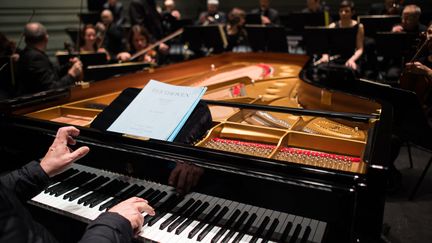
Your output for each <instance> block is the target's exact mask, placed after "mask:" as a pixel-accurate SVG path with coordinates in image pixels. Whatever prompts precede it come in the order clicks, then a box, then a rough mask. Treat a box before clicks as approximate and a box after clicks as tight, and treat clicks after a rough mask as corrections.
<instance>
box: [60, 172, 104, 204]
mask: <svg viewBox="0 0 432 243" xmlns="http://www.w3.org/2000/svg"><path fill="white" fill-rule="evenodd" d="M107 181H109V178H108V177H104V176H99V177H97V178H96V179H94V180H92V181H90V182H88V183H86V184H84V185H83V186H82V187H79V188H77V189H75V190H73V191H71V192H69V193H67V194H65V195H64V196H63V199H65V200H66V199H68V200H69V201H73V200H75V199H77V198H78V197H80V196H82V195H84V194H86V193H88V192H89V191H92V190H95V189H97V188H98V187H100V186H101V185H103V184H104V183H106V182H107Z"/></svg>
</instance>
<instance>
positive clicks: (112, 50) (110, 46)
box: [96, 9, 124, 57]
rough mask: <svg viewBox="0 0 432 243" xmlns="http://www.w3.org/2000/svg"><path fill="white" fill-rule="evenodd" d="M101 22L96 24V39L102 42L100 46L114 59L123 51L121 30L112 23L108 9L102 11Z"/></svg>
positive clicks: (111, 16)
mask: <svg viewBox="0 0 432 243" xmlns="http://www.w3.org/2000/svg"><path fill="white" fill-rule="evenodd" d="M101 21H102V22H99V23H97V24H96V30H97V33H100V36H99V37H98V38H99V39H100V40H101V42H102V45H100V46H101V47H103V48H105V49H106V50H107V51H108V53H109V54H110V56H112V57H114V56H116V55H117V53H119V52H121V51H123V50H124V44H123V29H122V27H121V26H118V25H117V24H116V23H115V22H114V16H113V14H112V12H111V11H110V10H108V9H105V10H103V11H102V13H101Z"/></svg>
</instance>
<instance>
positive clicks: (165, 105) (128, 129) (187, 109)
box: [107, 80, 207, 141]
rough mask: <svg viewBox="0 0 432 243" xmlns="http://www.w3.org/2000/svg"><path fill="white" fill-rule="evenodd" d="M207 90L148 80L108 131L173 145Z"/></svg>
mask: <svg viewBox="0 0 432 243" xmlns="http://www.w3.org/2000/svg"><path fill="white" fill-rule="evenodd" d="M206 90H207V88H206V87H184V86H175V85H170V84H165V83H162V82H159V81H155V80H150V82H149V83H148V84H147V85H146V86H145V87H144V88H143V89H142V91H141V92H140V93H139V94H138V95H137V96H136V97H135V99H134V100H133V101H132V102H131V103H130V104H129V106H128V107H127V108H126V109H125V110H124V111H123V112H122V113H121V115H120V116H119V117H118V118H117V119H116V120H115V121H114V122H113V124H111V126H110V127H109V128H108V129H107V130H108V131H111V132H118V133H123V134H128V135H133V136H140V137H150V138H154V139H159V140H166V141H173V140H174V138H175V137H176V136H177V134H178V132H179V131H180V129H181V128H182V127H183V125H184V124H185V122H186V121H187V119H188V118H189V116H190V114H191V113H192V111H193V110H194V108H195V106H196V105H197V104H198V102H199V101H200V99H201V97H202V96H203V95H204V93H205V91H206Z"/></svg>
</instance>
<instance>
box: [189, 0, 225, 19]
mask: <svg viewBox="0 0 432 243" xmlns="http://www.w3.org/2000/svg"><path fill="white" fill-rule="evenodd" d="M226 20H227V19H226V14H225V13H224V12H222V11H219V0H207V11H204V12H201V13H200V15H199V17H198V21H197V23H196V24H197V25H209V24H225V23H226Z"/></svg>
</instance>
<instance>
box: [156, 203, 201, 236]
mask: <svg viewBox="0 0 432 243" xmlns="http://www.w3.org/2000/svg"><path fill="white" fill-rule="evenodd" d="M194 202H195V200H194V199H192V198H190V199H189V200H188V201H187V202H186V203H185V204H184V205H183V206H182V207H181V208H180V209H179V210H177V212H180V213H181V212H184V211H186V209H188V208H189V207H190V206H191V205H192V204H193V203H194ZM177 212H174V213H173V215H171V216H170V217H169V218H167V219H166V220H165V221H164V222H162V224H161V225H160V226H159V229H160V230H164V229H165V228H166V227H168V225H170V224H171V222H172V221H174V220H175V219H176V218H177V217H178V213H177Z"/></svg>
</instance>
